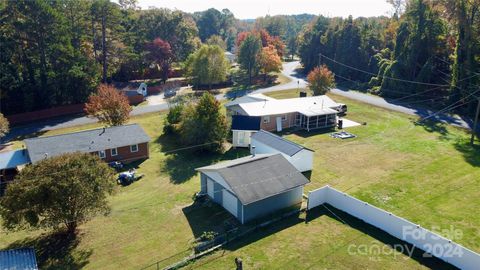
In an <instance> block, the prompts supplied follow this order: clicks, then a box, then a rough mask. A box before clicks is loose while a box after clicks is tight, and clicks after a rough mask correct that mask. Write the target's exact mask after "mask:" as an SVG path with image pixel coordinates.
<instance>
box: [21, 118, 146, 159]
mask: <svg viewBox="0 0 480 270" xmlns="http://www.w3.org/2000/svg"><path fill="white" fill-rule="evenodd" d="M149 141H150V137H148V135H147V134H146V133H145V131H144V130H143V129H142V128H141V127H140V126H139V125H137V124H130V125H124V126H116V127H109V128H105V130H104V129H103V128H99V129H92V130H85V131H79V132H74V133H68V134H62V135H55V136H47V137H37V138H32V139H26V140H25V141H24V142H25V145H26V146H27V150H28V155H29V156H30V159H31V161H32V163H36V162H38V161H40V160H42V159H44V158H45V155H47V156H48V157H54V156H58V155H61V154H64V153H72V152H77V151H78V152H87V153H88V152H95V151H100V150H106V149H112V148H117V147H122V146H128V145H133V144H139V143H145V142H149Z"/></svg>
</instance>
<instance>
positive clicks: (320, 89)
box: [307, 65, 335, 96]
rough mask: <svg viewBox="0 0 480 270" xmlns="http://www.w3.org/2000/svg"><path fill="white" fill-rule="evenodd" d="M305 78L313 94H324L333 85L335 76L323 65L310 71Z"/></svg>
mask: <svg viewBox="0 0 480 270" xmlns="http://www.w3.org/2000/svg"><path fill="white" fill-rule="evenodd" d="M307 80H308V83H309V84H310V89H311V90H312V91H313V95H315V96H318V95H325V94H326V93H327V92H328V91H329V90H330V88H332V87H335V76H334V74H333V73H332V72H331V71H330V70H329V69H328V68H327V67H326V66H325V65H322V66H321V67H316V68H314V69H313V70H312V71H310V73H308V76H307Z"/></svg>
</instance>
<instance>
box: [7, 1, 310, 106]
mask: <svg viewBox="0 0 480 270" xmlns="http://www.w3.org/2000/svg"><path fill="white" fill-rule="evenodd" d="M307 17H308V16H307ZM292 20H293V21H292ZM297 21H298V22H297ZM0 23H1V27H0V46H1V53H0V73H1V74H0V98H1V100H0V106H1V107H0V108H1V112H2V113H4V114H6V115H9V114H14V113H19V112H25V111H33V110H38V109H43V108H49V107H54V106H58V105H65V104H75V103H82V102H85V101H86V100H87V98H88V96H89V95H90V94H91V93H92V92H93V91H95V89H96V88H97V87H98V85H99V84H100V83H101V82H107V83H109V82H112V81H128V80H132V79H145V78H160V79H162V80H163V81H165V80H166V79H167V78H168V77H169V76H170V75H171V72H172V67H177V68H179V67H181V66H182V65H181V63H183V62H184V61H185V60H186V59H187V58H188V56H189V55H191V54H192V53H193V52H195V51H196V50H197V49H198V48H200V47H201V45H202V43H207V44H214V45H220V47H221V48H222V49H227V50H230V51H234V50H235V43H236V40H237V35H238V34H239V33H241V32H244V31H250V30H252V29H255V27H256V25H255V22H248V21H240V20H238V19H236V18H235V17H234V15H233V14H232V13H231V12H230V11H229V10H228V9H224V10H222V11H218V10H216V9H209V10H206V11H203V12H196V13H194V14H188V13H184V12H182V11H178V10H175V11H172V10H169V9H157V8H155V9H148V10H140V9H138V8H137V7H136V1H135V0H128V1H127V0H120V1H119V4H117V3H113V2H110V1H109V0H94V1H90V0H18V1H0ZM301 23H306V20H301V19H300V20H297V19H293V17H292V18H289V17H282V19H280V20H278V18H273V17H270V18H265V20H262V25H263V24H265V27H268V29H269V30H271V31H277V33H278V34H279V35H282V38H285V39H287V38H292V37H293V36H296V33H297V32H298V31H299V29H300V28H301V26H299V24H301ZM273 25H278V27H277V26H273ZM292 29H295V31H296V32H294V33H293V32H291V31H293V30H292ZM292 33H293V34H292ZM285 41H286V40H285Z"/></svg>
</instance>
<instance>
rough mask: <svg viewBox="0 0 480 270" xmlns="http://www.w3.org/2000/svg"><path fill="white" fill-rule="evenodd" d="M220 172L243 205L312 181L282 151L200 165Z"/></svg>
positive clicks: (211, 170) (200, 169)
mask: <svg viewBox="0 0 480 270" xmlns="http://www.w3.org/2000/svg"><path fill="white" fill-rule="evenodd" d="M197 170H198V171H200V172H202V171H204V172H217V173H219V174H220V175H221V176H222V178H223V179H224V180H225V182H226V183H227V184H228V185H229V187H230V189H231V190H232V191H233V192H234V193H235V196H236V197H237V198H238V199H239V200H240V202H241V203H242V204H243V205H247V204H250V203H253V202H256V201H259V200H263V199H266V198H268V197H271V196H274V195H277V194H280V193H283V192H286V191H288V190H291V189H293V188H296V187H299V186H303V185H305V184H307V183H309V180H308V179H307V178H305V176H303V174H301V173H300V172H299V171H298V170H297V169H295V167H293V165H292V164H291V163H290V162H288V161H287V160H286V159H285V157H283V156H282V155H281V154H274V155H271V154H259V155H255V156H247V157H243V158H238V159H235V160H230V161H226V162H222V163H218V164H214V165H211V166H206V167H202V168H198V169H197Z"/></svg>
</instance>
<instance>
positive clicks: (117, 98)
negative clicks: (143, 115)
mask: <svg viewBox="0 0 480 270" xmlns="http://www.w3.org/2000/svg"><path fill="white" fill-rule="evenodd" d="M131 110H132V108H131V107H130V104H129V103H128V99H127V97H126V96H125V95H124V94H121V93H119V92H118V91H117V90H116V89H115V88H114V87H113V86H110V85H106V84H101V85H100V86H99V87H98V92H97V93H96V94H93V95H91V96H90V97H89V99H88V102H87V103H86V104H85V112H86V113H87V114H88V116H89V117H95V118H97V119H98V120H99V121H100V122H101V123H104V124H105V125H107V126H120V125H122V124H124V123H125V122H127V120H128V118H129V113H130V111H131Z"/></svg>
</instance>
